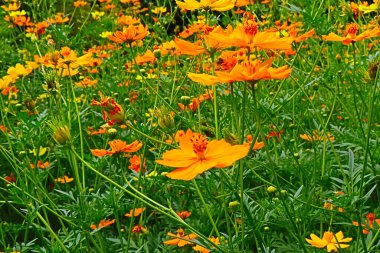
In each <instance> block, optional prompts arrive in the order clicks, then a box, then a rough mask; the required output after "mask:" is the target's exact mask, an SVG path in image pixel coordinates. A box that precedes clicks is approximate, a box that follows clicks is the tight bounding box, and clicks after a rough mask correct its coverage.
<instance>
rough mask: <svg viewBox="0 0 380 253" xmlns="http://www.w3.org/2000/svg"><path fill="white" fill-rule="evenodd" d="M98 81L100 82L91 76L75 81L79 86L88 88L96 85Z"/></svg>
mask: <svg viewBox="0 0 380 253" xmlns="http://www.w3.org/2000/svg"><path fill="white" fill-rule="evenodd" d="M97 83H98V80H91V78H89V77H85V78H83V79H82V80H81V81H79V82H75V85H76V86H78V87H84V88H86V87H91V86H95V85H96V84H97Z"/></svg>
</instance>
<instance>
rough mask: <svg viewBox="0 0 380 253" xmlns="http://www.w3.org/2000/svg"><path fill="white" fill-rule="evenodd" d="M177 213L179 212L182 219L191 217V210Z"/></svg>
mask: <svg viewBox="0 0 380 253" xmlns="http://www.w3.org/2000/svg"><path fill="white" fill-rule="evenodd" d="M176 214H177V215H178V216H179V217H181V219H182V220H184V219H187V218H189V217H190V215H191V212H189V211H181V212H176Z"/></svg>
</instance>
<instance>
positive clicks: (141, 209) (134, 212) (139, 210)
mask: <svg viewBox="0 0 380 253" xmlns="http://www.w3.org/2000/svg"><path fill="white" fill-rule="evenodd" d="M144 211H145V207H139V208H135V209H132V210H130V211H129V213H126V214H124V216H125V217H132V216H134V217H137V216H139V215H140V214H141V213H142V212H144Z"/></svg>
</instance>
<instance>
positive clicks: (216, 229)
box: [192, 179, 220, 237]
mask: <svg viewBox="0 0 380 253" xmlns="http://www.w3.org/2000/svg"><path fill="white" fill-rule="evenodd" d="M192 182H193V184H194V186H195V189H196V190H197V193H198V196H199V198H200V199H201V201H202V204H203V208H204V209H205V211H206V213H207V216H208V218H209V220H210V222H211V224H212V227H213V228H214V230H215V233H216V235H217V236H218V237H220V233H219V230H218V228H217V227H216V224H215V221H214V219H213V218H212V216H211V213H210V210H209V208H208V207H207V204H206V202H205V200H204V198H203V195H202V193H201V191H200V190H199V187H198V184H197V181H196V180H195V179H192Z"/></svg>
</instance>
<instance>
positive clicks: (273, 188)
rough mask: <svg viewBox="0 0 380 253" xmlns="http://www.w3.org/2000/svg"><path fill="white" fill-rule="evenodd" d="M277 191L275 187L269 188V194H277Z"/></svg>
mask: <svg viewBox="0 0 380 253" xmlns="http://www.w3.org/2000/svg"><path fill="white" fill-rule="evenodd" d="M276 191H277V188H276V187H274V186H269V187H268V188H267V192H269V193H275V192H276Z"/></svg>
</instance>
